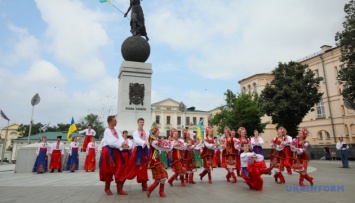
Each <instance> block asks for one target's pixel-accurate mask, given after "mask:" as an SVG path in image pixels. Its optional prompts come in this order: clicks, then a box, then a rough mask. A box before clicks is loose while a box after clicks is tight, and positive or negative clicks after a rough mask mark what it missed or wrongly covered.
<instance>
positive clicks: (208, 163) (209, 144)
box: [200, 126, 219, 184]
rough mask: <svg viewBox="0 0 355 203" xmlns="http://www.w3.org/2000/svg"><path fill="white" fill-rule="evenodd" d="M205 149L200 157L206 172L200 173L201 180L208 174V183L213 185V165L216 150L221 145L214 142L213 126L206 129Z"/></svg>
mask: <svg viewBox="0 0 355 203" xmlns="http://www.w3.org/2000/svg"><path fill="white" fill-rule="evenodd" d="M204 145H205V146H204V147H203V149H202V153H201V154H200V157H201V158H202V159H203V167H204V170H203V172H202V173H200V180H202V178H203V177H204V176H205V175H206V174H208V183H210V184H212V174H211V170H212V164H213V154H214V150H216V149H218V148H219V144H218V143H215V142H214V139H213V129H212V127H211V126H208V127H207V128H206V136H205V137H204Z"/></svg>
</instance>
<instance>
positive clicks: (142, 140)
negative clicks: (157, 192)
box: [126, 118, 150, 191]
mask: <svg viewBox="0 0 355 203" xmlns="http://www.w3.org/2000/svg"><path fill="white" fill-rule="evenodd" d="M137 123H138V130H136V131H134V132H133V140H134V149H133V152H132V156H131V158H130V160H129V162H128V165H127V167H126V173H127V174H126V176H127V179H129V180H132V179H134V178H135V177H137V183H141V185H142V191H147V190H148V186H147V181H148V180H149V179H148V169H147V161H148V156H149V147H150V144H149V131H147V130H144V129H143V127H144V119H143V118H139V119H138V121H137Z"/></svg>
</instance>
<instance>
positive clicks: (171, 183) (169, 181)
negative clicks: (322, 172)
mask: <svg viewBox="0 0 355 203" xmlns="http://www.w3.org/2000/svg"><path fill="white" fill-rule="evenodd" d="M176 177H177V175H176V174H174V175H173V176H171V177H170V178H169V180H168V183H169V184H170V186H173V181H174V180H175V178H176Z"/></svg>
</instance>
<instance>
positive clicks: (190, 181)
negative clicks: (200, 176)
mask: <svg viewBox="0 0 355 203" xmlns="http://www.w3.org/2000/svg"><path fill="white" fill-rule="evenodd" d="M186 180H187V179H186ZM189 183H190V184H196V182H195V181H194V172H191V173H190V175H189Z"/></svg>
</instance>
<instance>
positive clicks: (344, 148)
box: [336, 137, 350, 168]
mask: <svg viewBox="0 0 355 203" xmlns="http://www.w3.org/2000/svg"><path fill="white" fill-rule="evenodd" d="M336 148H337V150H339V152H340V157H341V162H342V164H343V167H340V168H350V167H349V162H348V149H349V145H347V144H346V142H344V141H343V137H339V142H338V143H337V145H336Z"/></svg>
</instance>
